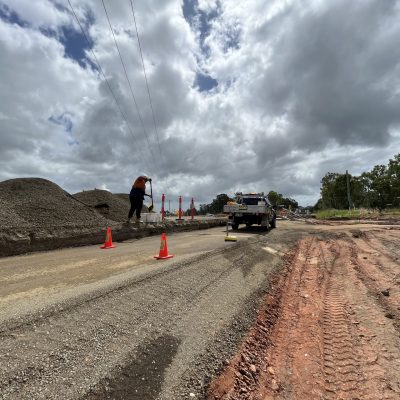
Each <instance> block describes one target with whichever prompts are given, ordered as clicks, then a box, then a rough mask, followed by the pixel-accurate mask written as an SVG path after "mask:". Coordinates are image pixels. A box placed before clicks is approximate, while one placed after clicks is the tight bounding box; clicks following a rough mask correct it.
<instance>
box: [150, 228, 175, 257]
mask: <svg viewBox="0 0 400 400" xmlns="http://www.w3.org/2000/svg"><path fill="white" fill-rule="evenodd" d="M172 257H173V255H172V254H168V246H167V235H166V234H165V233H163V234H162V235H161V245H160V253H159V255H158V256H154V258H156V259H157V260H165V259H167V258H172Z"/></svg>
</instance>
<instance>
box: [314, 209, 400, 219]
mask: <svg viewBox="0 0 400 400" xmlns="http://www.w3.org/2000/svg"><path fill="white" fill-rule="evenodd" d="M315 216H316V218H317V219H338V218H341V219H369V218H378V217H383V218H390V217H397V218H398V217H399V216H400V209H398V208H391V209H386V210H382V211H379V210H368V209H366V208H361V209H355V210H350V211H349V210H334V209H331V210H322V211H318V212H317V213H316V215H315Z"/></svg>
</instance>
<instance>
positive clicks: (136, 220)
mask: <svg viewBox="0 0 400 400" xmlns="http://www.w3.org/2000/svg"><path fill="white" fill-rule="evenodd" d="M135 223H136V224H140V223H143V221H142V219H141V218H138V217H136V219H135Z"/></svg>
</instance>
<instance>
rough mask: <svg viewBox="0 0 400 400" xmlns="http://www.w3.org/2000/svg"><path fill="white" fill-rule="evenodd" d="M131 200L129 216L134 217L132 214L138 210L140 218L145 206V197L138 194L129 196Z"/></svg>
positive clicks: (137, 214) (137, 215) (137, 216)
mask: <svg viewBox="0 0 400 400" xmlns="http://www.w3.org/2000/svg"><path fill="white" fill-rule="evenodd" d="M129 200H130V201H131V209H130V210H129V214H128V218H132V215H133V213H134V212H135V210H136V218H138V219H139V218H140V212H141V211H142V207H143V198H141V197H138V196H129Z"/></svg>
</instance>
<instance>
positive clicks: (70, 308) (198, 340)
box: [0, 222, 304, 400]
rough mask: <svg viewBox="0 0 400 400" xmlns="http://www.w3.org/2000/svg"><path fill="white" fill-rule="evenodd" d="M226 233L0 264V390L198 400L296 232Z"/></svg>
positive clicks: (20, 395)
mask: <svg viewBox="0 0 400 400" xmlns="http://www.w3.org/2000/svg"><path fill="white" fill-rule="evenodd" d="M303 231H304V228H299V226H298V225H296V224H295V223H290V222H289V223H285V224H282V226H281V227H280V228H278V229H275V230H272V231H270V232H269V233H264V232H262V231H261V230H260V229H259V228H257V227H254V228H253V229H250V230H241V231H240V232H238V233H237V234H235V235H236V236H238V239H239V241H238V242H237V243H229V242H224V240H223V239H224V235H225V231H224V229H223V228H213V229H209V230H201V231H193V232H185V233H177V234H171V235H169V236H168V238H167V240H168V247H169V250H170V253H172V254H174V255H175V257H174V258H172V259H170V260H166V261H157V260H155V259H153V257H152V256H153V255H154V254H157V253H158V249H159V246H160V238H159V237H147V238H144V239H140V240H134V241H127V242H125V243H116V245H117V247H116V248H115V249H111V250H100V249H99V246H87V247H82V248H73V249H64V250H59V251H51V252H43V253H36V254H30V255H25V256H16V257H8V258H3V259H0V282H1V285H0V305H1V312H0V322H1V325H0V326H1V328H0V331H1V333H0V341H1V346H0V397H1V398H3V399H28V398H34V399H51V398H54V399H59V398H63V399H103V398H104V399H105V398H119V399H128V398H129V399H141V400H143V399H171V400H172V399H181V398H182V399H184V398H203V397H204V394H205V390H206V388H207V385H208V383H209V381H210V380H211V379H212V377H213V376H215V375H216V373H217V371H219V370H220V369H221V367H222V365H223V363H224V361H225V359H227V358H229V357H230V356H231V355H232V354H233V352H234V351H235V349H236V348H237V345H238V343H240V340H241V339H242V337H243V335H244V334H245V332H246V330H247V329H248V327H249V326H250V324H251V321H252V320H253V318H254V316H255V312H256V309H257V307H258V304H259V302H260V299H261V298H262V296H263V294H264V293H265V291H266V290H267V289H268V285H269V280H270V277H271V276H272V274H273V272H274V271H276V270H277V269H279V266H280V265H281V264H282V255H283V254H284V253H285V252H286V251H287V250H288V249H289V248H290V247H291V246H293V245H294V243H295V242H296V241H297V239H299V238H300V237H302V236H303V235H304V232H303Z"/></svg>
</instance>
